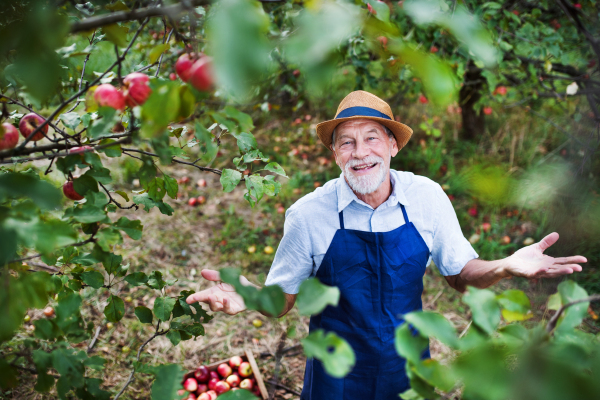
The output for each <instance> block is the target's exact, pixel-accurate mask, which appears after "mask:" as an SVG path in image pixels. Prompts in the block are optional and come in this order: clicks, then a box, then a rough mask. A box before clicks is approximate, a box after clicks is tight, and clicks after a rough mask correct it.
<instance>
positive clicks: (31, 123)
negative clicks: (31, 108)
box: [19, 113, 48, 142]
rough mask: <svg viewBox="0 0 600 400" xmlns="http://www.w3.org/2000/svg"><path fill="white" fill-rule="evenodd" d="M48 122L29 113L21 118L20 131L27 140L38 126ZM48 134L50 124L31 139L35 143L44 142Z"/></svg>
mask: <svg viewBox="0 0 600 400" xmlns="http://www.w3.org/2000/svg"><path fill="white" fill-rule="evenodd" d="M45 121H46V120H45V119H44V118H42V117H40V116H39V115H37V114H35V113H29V114H27V115H25V116H24V117H23V118H21V122H19V131H21V135H23V137H25V138H27V137H28V136H29V135H31V133H32V132H33V131H35V130H36V129H37V127H38V126H40V125H42V124H43V123H44V122H45ZM46 133H48V124H46V125H44V127H43V128H42V129H40V130H39V131H38V133H36V134H35V135H34V136H33V137H32V138H31V139H29V140H31V141H33V142H37V141H38V140H42V139H43V138H44V136H45V134H46Z"/></svg>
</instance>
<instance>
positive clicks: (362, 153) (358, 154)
mask: <svg viewBox="0 0 600 400" xmlns="http://www.w3.org/2000/svg"><path fill="white" fill-rule="evenodd" d="M370 153H371V148H370V147H369V146H367V145H366V144H365V143H364V142H363V141H362V140H357V141H356V147H355V148H354V154H353V157H354V158H358V159H359V160H360V159H363V158H365V157H366V156H368V155H369V154H370Z"/></svg>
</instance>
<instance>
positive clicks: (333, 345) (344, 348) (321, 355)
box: [302, 329, 356, 378]
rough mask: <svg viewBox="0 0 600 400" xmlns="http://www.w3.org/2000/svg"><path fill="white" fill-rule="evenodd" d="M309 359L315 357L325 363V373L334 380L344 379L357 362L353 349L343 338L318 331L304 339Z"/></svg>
mask: <svg viewBox="0 0 600 400" xmlns="http://www.w3.org/2000/svg"><path fill="white" fill-rule="evenodd" d="M302 346H303V347H304V353H305V354H306V356H307V357H313V358H316V359H317V360H319V361H321V362H322V363H323V367H324V368H325V371H326V372H327V373H328V374H329V375H331V376H333V377H334V378H343V377H344V376H346V375H347V374H348V373H349V372H350V371H351V370H352V367H354V363H355V362H356V359H355V356H354V351H353V350H352V347H350V345H349V344H348V342H346V341H345V340H344V339H343V338H341V337H339V336H337V335H336V334H335V333H333V332H328V333H327V334H325V332H324V331H323V330H322V329H318V330H316V331H314V332H311V333H310V334H309V335H308V336H307V337H306V338H305V339H302Z"/></svg>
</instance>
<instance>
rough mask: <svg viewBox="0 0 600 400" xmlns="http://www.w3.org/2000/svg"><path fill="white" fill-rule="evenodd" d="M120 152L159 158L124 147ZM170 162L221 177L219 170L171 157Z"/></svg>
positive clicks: (146, 152)
mask: <svg viewBox="0 0 600 400" xmlns="http://www.w3.org/2000/svg"><path fill="white" fill-rule="evenodd" d="M122 150H123V152H132V153H140V154H145V155H147V156H150V157H159V155H158V154H154V153H150V152H149V151H143V150H138V149H129V148H125V147H123V148H122ZM171 161H173V162H175V163H178V164H184V165H190V166H192V167H196V168H198V169H199V170H200V171H207V172H212V173H214V174H217V175H221V170H220V169H215V168H207V167H201V166H199V165H196V164H194V163H191V162H187V161H182V160H178V159H176V158H175V157H173V158H172V159H171Z"/></svg>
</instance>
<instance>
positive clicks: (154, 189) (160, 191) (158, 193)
mask: <svg viewBox="0 0 600 400" xmlns="http://www.w3.org/2000/svg"><path fill="white" fill-rule="evenodd" d="M145 189H146V190H147V191H148V196H149V197H150V198H151V199H152V200H154V201H156V202H158V201H161V200H162V198H163V197H165V194H167V191H166V190H165V181H164V179H163V178H158V177H157V178H154V179H153V180H151V181H150V182H149V183H148V186H146V187H145Z"/></svg>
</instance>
